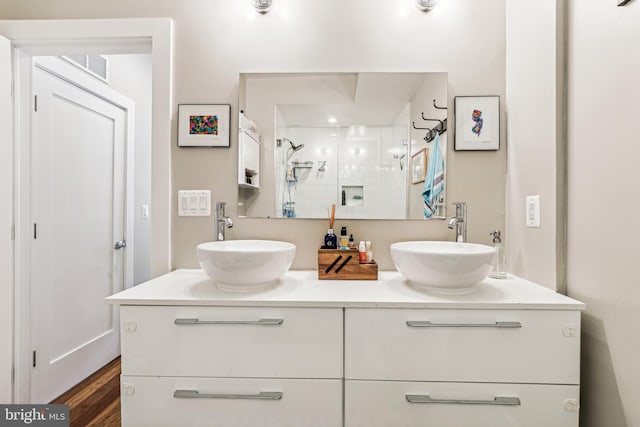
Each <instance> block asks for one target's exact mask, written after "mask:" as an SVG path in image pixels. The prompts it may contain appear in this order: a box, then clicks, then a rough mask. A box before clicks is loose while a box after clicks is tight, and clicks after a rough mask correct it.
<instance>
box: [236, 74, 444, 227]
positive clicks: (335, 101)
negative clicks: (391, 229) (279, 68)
mask: <svg viewBox="0 0 640 427" xmlns="http://www.w3.org/2000/svg"><path fill="white" fill-rule="evenodd" d="M239 96H240V100H239V105H240V110H241V114H240V116H241V117H240V130H239V138H238V141H239V146H238V215H239V216H247V217H258V218H327V210H328V208H329V207H330V206H331V205H332V204H336V207H337V208H336V218H342V219H442V218H443V217H444V215H445V212H444V206H445V193H446V192H445V177H446V153H447V120H446V119H447V110H446V103H447V74H446V73H369V72H366V73H284V74H283V73H279V74H275V73H251V74H241V75H240V83H239Z"/></svg>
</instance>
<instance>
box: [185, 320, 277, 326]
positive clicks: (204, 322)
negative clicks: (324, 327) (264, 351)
mask: <svg viewBox="0 0 640 427" xmlns="http://www.w3.org/2000/svg"><path fill="white" fill-rule="evenodd" d="M173 323H175V324H176V325H259V326H280V325H282V324H283V323H284V319H260V320H200V319H176V320H175V321H174V322H173Z"/></svg>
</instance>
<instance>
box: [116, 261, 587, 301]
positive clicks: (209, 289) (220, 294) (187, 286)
mask: <svg viewBox="0 0 640 427" xmlns="http://www.w3.org/2000/svg"><path fill="white" fill-rule="evenodd" d="M106 300H107V302H108V303H111V304H121V305H199V306H273V307H363V308H366V307H386V308H449V309H450V308H457V309H480V308H482V309H536V310H583V309H584V308H585V304H584V303H582V302H580V301H577V300H574V299H572V298H569V297H566V296H564V295H561V294H558V293H556V292H554V291H552V290H550V289H548V288H545V287H543V286H540V285H538V284H536V283H533V282H529V281H527V280H524V279H521V278H518V277H515V276H508V277H507V278H506V279H491V278H487V279H485V280H484V281H483V282H482V283H480V284H478V285H476V286H475V287H474V288H473V291H471V292H470V293H467V294H464V295H445V294H438V293H433V292H430V291H426V290H422V289H420V288H418V287H415V286H413V285H412V284H411V283H410V282H408V281H407V280H406V279H405V278H404V277H403V276H402V275H401V274H400V273H399V272H397V271H381V272H380V273H379V279H378V280H318V279H317V272H316V271H315V270H304V271H302V270H292V271H288V272H287V273H285V275H284V276H283V277H282V278H280V279H279V280H278V283H277V284H276V285H274V286H272V287H270V288H267V289H264V290H261V291H250V292H240V291H239V292H229V291H224V290H221V289H219V288H218V286H217V285H216V283H215V282H214V281H213V280H211V279H210V278H209V276H207V275H206V273H205V272H204V271H202V270H200V269H193V270H190V269H181V270H176V271H173V272H171V273H168V274H165V275H162V276H159V277H157V278H155V279H152V280H150V281H148V282H145V283H142V284H140V285H138V286H134V287H132V288H130V289H127V290H125V291H122V292H119V293H117V294H115V295H112V296H110V297H108V298H107V299H106Z"/></svg>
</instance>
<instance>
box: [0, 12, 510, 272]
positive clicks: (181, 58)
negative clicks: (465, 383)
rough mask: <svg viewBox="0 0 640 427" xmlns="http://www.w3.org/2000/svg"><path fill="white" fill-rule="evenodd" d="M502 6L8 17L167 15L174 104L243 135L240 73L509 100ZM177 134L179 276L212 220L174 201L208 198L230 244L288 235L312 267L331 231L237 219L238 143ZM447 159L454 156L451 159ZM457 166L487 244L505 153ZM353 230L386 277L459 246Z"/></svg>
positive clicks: (430, 231) (386, 225)
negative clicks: (394, 78)
mask: <svg viewBox="0 0 640 427" xmlns="http://www.w3.org/2000/svg"><path fill="white" fill-rule="evenodd" d="M504 7H505V6H504V0H484V1H482V2H479V1H477V0H456V1H447V2H444V1H443V2H440V3H439V4H438V7H437V8H436V9H434V10H433V11H432V12H429V13H422V12H419V11H417V10H416V9H415V7H414V6H413V5H412V2H411V1H409V0H402V1H388V0H350V1H344V0H326V1H322V2H317V1H300V0H278V3H277V6H276V7H275V8H274V10H273V11H272V12H271V13H269V14H267V15H264V16H261V15H258V14H257V13H255V11H254V10H252V8H251V6H250V2H249V1H231V2H230V1H225V0H193V1H190V2H187V3H183V2H176V1H174V0H158V1H154V2H153V5H152V7H150V4H149V3H147V2H132V1H128V0H112V1H110V2H103V1H99V0H58V1H56V2H51V1H47V0H33V1H30V2H24V1H21V0H3V1H2V2H1V3H0V16H2V17H4V18H8V19H20V18H88V17H89V18H106V17H109V18H111V17H116V18H117V17H149V16H154V17H155V16H166V17H170V18H172V19H173V21H174V35H175V37H174V52H175V55H174V62H175V68H174V75H173V76H174V81H175V85H174V94H175V97H174V105H176V104H180V103H221V104H227V103H228V104H231V106H232V114H231V117H232V127H236V125H237V113H238V109H237V92H238V74H239V73H240V72H252V71H253V72H274V71H287V72H293V71H297V72H308V71H347V72H352V71H419V72H423V71H443V72H448V77H449V92H448V97H449V99H448V104H449V105H453V97H454V96H456V95H500V96H502V97H504V84H505V82H504V70H505V63H504V43H505V39H504V30H505V26H504ZM154 78H155V77H154ZM452 114H453V113H452V112H451V111H450V118H451V116H452ZM503 118H504V116H503ZM174 119H175V116H174ZM504 122H505V121H504V120H503V123H504ZM503 130H504V128H503ZM175 134H176V124H175V122H174V123H173V125H172V135H173V140H174V143H173V148H172V169H173V171H172V176H173V183H172V184H173V193H174V195H173V207H172V235H173V245H172V246H173V266H174V267H196V266H197V265H198V264H197V261H196V257H195V249H194V248H195V246H196V245H197V244H198V243H200V242H203V241H206V240H210V239H212V238H213V224H212V219H211V218H194V217H178V216H177V213H176V210H177V208H176V203H175V192H176V191H178V190H180V189H207V188H209V189H211V191H212V198H213V200H214V201H215V200H226V201H227V202H229V205H228V206H229V210H228V213H229V214H231V216H232V217H234V218H233V219H234V223H235V225H234V227H233V228H232V229H230V230H229V232H228V237H229V238H232V239H237V238H248V237H254V238H275V239H278V238H283V236H287V237H290V238H291V240H292V241H293V242H294V243H295V244H296V245H297V246H298V251H297V254H296V260H295V262H294V265H293V268H315V267H316V263H317V256H316V249H317V247H318V246H319V245H320V243H321V240H322V236H323V235H324V234H325V233H326V221H324V220H273V219H271V220H270V219H244V218H237V217H235V215H236V208H235V205H236V203H235V202H236V199H237V189H236V186H235V185H233V183H234V182H235V177H236V176H237V171H236V168H237V151H236V149H235V147H236V143H237V136H236V135H232V139H231V144H232V148H231V149H192V148H178V147H177V146H176V144H175ZM504 135H505V133H504V132H503V136H504ZM450 145H452V144H450ZM503 147H506V144H505V145H503ZM451 151H452V147H450V148H449V155H450V157H449V158H451V154H452V152H451ZM455 157H456V161H455V167H451V168H448V175H449V176H448V181H447V185H448V190H447V198H448V199H449V200H453V199H457V200H466V201H467V202H468V203H469V215H470V218H469V224H468V225H469V229H468V232H469V239H470V240H471V241H476V242H485V243H488V242H489V235H488V234H489V231H490V230H491V229H492V228H494V227H496V226H497V227H498V228H503V225H504V179H503V178H504V170H505V164H506V160H505V159H506V149H501V150H500V151H498V152H466V153H455ZM473 167H479V168H480V169H481V170H482V171H483V173H484V177H485V178H486V179H483V180H478V179H474V180H470V179H468V177H467V176H466V175H465V173H464V171H467V170H470V169H471V168H473ZM494 178H497V181H494ZM494 183H495V184H494ZM348 225H349V229H350V230H353V232H354V234H358V235H361V236H367V239H369V240H372V241H373V242H374V246H375V247H376V248H377V250H376V258H377V259H378V261H379V262H380V265H381V268H383V269H392V268H393V263H392V261H391V257H390V254H389V250H388V247H389V244H390V243H392V242H394V241H398V240H407V239H416V238H418V239H447V240H452V239H453V233H452V232H451V231H450V230H449V229H447V227H446V224H445V223H444V221H431V222H421V223H417V222H412V221H392V222H390V221H384V222H383V221H354V222H353V223H351V224H348Z"/></svg>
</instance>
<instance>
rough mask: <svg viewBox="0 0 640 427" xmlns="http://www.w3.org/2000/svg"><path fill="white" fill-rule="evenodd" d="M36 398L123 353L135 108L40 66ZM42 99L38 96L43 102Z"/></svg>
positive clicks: (34, 196) (35, 147) (36, 76)
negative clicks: (120, 309) (130, 110)
mask: <svg viewBox="0 0 640 427" xmlns="http://www.w3.org/2000/svg"><path fill="white" fill-rule="evenodd" d="M33 89H34V95H35V97H37V98H35V97H34V113H33V121H32V123H33V127H32V132H33V134H32V166H31V169H32V190H31V204H32V217H33V223H34V230H33V232H34V236H33V242H32V256H31V295H32V303H31V319H32V320H31V322H32V327H31V332H32V344H33V350H34V360H33V372H32V376H31V401H32V402H34V403H35V402H49V401H51V400H52V399H54V398H55V397H57V396H58V395H60V394H61V393H63V392H64V391H66V390H67V389H69V388H70V387H72V386H73V385H75V384H77V383H78V382H79V381H81V380H82V379H83V378H85V377H86V376H88V375H90V374H91V373H92V372H94V371H95V370H97V369H98V368H100V367H101V366H102V365H104V364H105V363H107V362H109V361H110V360H112V359H113V358H115V357H117V356H118V355H119V354H120V348H119V328H118V318H117V311H116V309H115V307H113V306H110V305H106V304H105V303H104V298H105V297H106V296H108V295H111V294H113V293H114V292H117V291H119V290H121V289H123V287H124V274H125V269H124V267H125V266H124V262H125V256H124V251H125V250H126V249H120V250H117V249H115V248H114V244H115V242H117V241H120V240H123V239H124V237H125V236H124V231H125V227H124V226H125V217H126V213H125V170H126V167H125V160H126V158H125V153H126V144H127V113H126V111H125V110H123V109H122V108H120V107H118V106H116V105H114V104H113V103H111V102H109V101H108V100H106V99H104V98H102V97H98V96H96V95H94V94H92V93H90V92H89V91H87V90H85V89H83V88H81V87H79V86H77V85H75V84H72V83H70V82H68V81H67V80H65V79H63V78H61V77H59V76H58V75H54V74H53V73H52V72H50V71H48V70H45V69H43V68H40V67H38V66H37V63H36V66H34V69H33ZM36 99H37V101H36Z"/></svg>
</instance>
